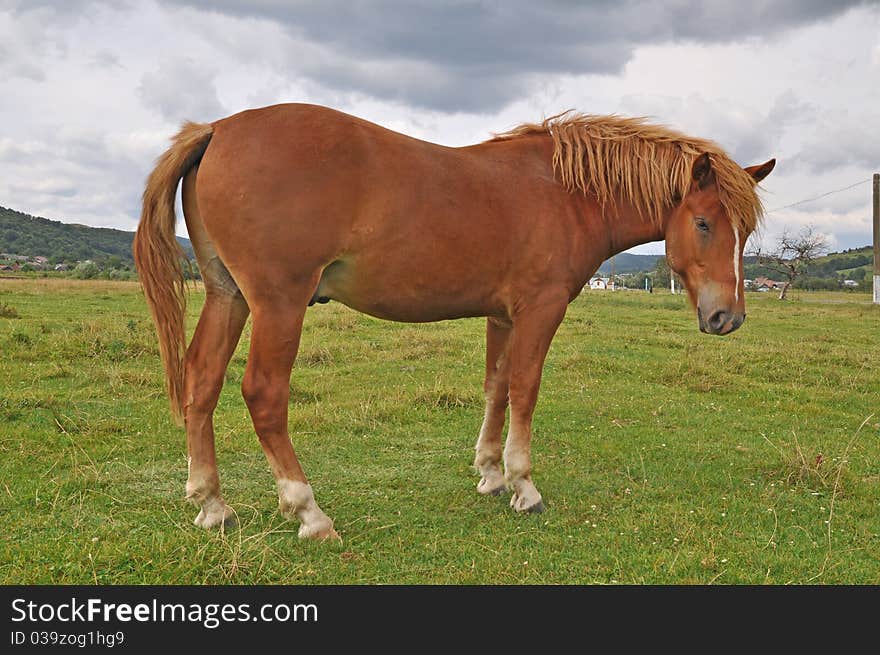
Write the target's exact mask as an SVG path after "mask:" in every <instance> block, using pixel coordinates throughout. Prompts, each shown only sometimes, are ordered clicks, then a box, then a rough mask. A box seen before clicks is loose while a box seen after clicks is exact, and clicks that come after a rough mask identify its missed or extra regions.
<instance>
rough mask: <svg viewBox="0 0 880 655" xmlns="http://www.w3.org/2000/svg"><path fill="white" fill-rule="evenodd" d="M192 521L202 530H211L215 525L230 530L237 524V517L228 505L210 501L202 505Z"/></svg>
mask: <svg viewBox="0 0 880 655" xmlns="http://www.w3.org/2000/svg"><path fill="white" fill-rule="evenodd" d="M193 523H195V524H196V525H197V526H198V527H200V528H202V529H204V530H211V529H212V528H217V527H220V528H222V529H224V530H230V529H232V528H235V527H237V526H238V518H236V516H235V512H233V511H232V508H231V507H229V505H227V504H226V503H224V502H222V501H220V502H219V503H216V502H212V503H206V504H205V505H203V506H202V508H201V510H200V511H199V514H198V516H196V519H195V521H193Z"/></svg>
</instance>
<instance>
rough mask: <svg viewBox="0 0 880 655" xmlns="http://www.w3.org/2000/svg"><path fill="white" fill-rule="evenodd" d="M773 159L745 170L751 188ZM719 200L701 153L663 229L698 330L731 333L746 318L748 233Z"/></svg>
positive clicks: (671, 261)
mask: <svg viewBox="0 0 880 655" xmlns="http://www.w3.org/2000/svg"><path fill="white" fill-rule="evenodd" d="M775 165H776V160H775V159H771V160H770V161H768V162H766V163H764V164H760V165H758V166H749V167H748V168H746V169H744V170H745V172H746V173H748V174H749V175H750V176H751V178H752V180H753V184H757V183H758V182H760V181H761V180H763V179H764V178H765V177H767V175H769V174H770V171H772V170H773V167H774V166H775ZM740 224H741V222H738V221H734V220H732V219H731V216H729V215H728V212H727V211H726V210H725V208H724V206H723V205H722V203H721V200H720V198H719V191H718V184H717V181H716V178H715V172H714V171H713V169H712V162H711V159H710V157H709V155H708V154H706V153H703V154H702V155H700V156H699V157H697V158H696V159H695V160H694V163H693V167H692V181H691V185H690V189H689V191H688V193H687V194H686V195H685V196H684V197H683V198H682V199H681V202H680V204H679V205H678V207H676V209H675V211H674V212H673V213H672V215H671V217H670V219H669V223H668V224H667V226H666V233H665V237H666V259H667V261H668V262H669V267H670V268H671V269H672V270H673V271H675V272H676V273H678V274H679V275H680V276H681V278H682V280H684V284H685V287H686V288H687V292H688V296H689V298H690V301H691V304H692V305H693V306H694V307H696V310H697V318H698V320H699V324H700V330H701V331H702V332H706V333H707V334H720V335H723V334H730V333H731V332H733V331H734V330H736V329H737V328H738V327H739V326H740V325H742V324H743V321H745V318H746V310H745V307H746V305H745V298H744V295H743V290H744V287H743V275H742V271H743V250H744V248H745V244H746V240H747V239H748V238H749V235H750V234H751V232H750V231H748V230H745V229H742V228H741V227H740Z"/></svg>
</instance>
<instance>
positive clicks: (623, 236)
mask: <svg viewBox="0 0 880 655" xmlns="http://www.w3.org/2000/svg"><path fill="white" fill-rule="evenodd" d="M671 215H672V210H671V209H670V210H668V212H667V213H666V214H665V215H664V216H663V221H662V223H661V224H660V225H656V224H655V223H653V222H652V221H650V220H648V219H646V218H643V217H642V216H641V214H639V212H638V211H636V209H635V208H634V207H633V206H632V205H630V204H629V203H625V202H621V201H617V202H615V203H614V205H613V206H612V207H606V208H605V211H604V212H603V213H602V218H603V219H604V221H605V224H606V225H607V228H608V234H609V237H610V239H609V241H610V252H609V254H608V256H609V257H611V256H613V255H616V254H617V253H620V252H623V251H624V250H628V249H630V248H632V247H634V246H640V245H642V244H643V243H650V242H651V241H662V240H663V238H664V233H665V231H666V225H667V223H668V221H669V217H670V216H671Z"/></svg>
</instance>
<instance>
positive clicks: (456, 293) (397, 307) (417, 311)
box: [315, 260, 497, 323]
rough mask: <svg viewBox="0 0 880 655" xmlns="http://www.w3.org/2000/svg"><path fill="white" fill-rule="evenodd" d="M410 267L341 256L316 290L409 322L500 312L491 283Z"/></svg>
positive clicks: (380, 315)
mask: <svg viewBox="0 0 880 655" xmlns="http://www.w3.org/2000/svg"><path fill="white" fill-rule="evenodd" d="M407 268H408V267H406V266H403V267H401V266H394V265H393V263H389V262H385V264H384V265H376V266H374V265H371V264H370V263H368V262H358V261H356V260H355V261H336V262H334V263H333V264H331V265H330V266H328V267H327V268H326V269H325V270H324V273H323V275H322V276H321V281H320V282H319V284H318V288H317V291H316V293H315V295H316V296H317V297H321V298H329V299H330V300H334V301H337V302H341V303H342V304H344V305H346V306H348V307H351V308H352V309H354V310H356V311H359V312H362V313H364V314H369V315H370V316H375V317H376V318H382V319H385V320H389V321H399V322H403V323H427V322H431V321H443V320H448V319H454V318H466V317H471V316H487V315H490V314H495V313H497V309H496V308H495V307H494V304H495V303H493V302H492V300H491V293H490V292H489V289H487V288H486V285H476V284H472V283H468V282H466V281H465V280H464V279H462V278H459V279H454V276H450V275H448V274H444V272H442V271H437V270H425V269H422V270H407ZM401 269H404V270H401ZM481 287H482V288H481Z"/></svg>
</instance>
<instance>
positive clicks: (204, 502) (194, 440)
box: [183, 174, 249, 529]
mask: <svg viewBox="0 0 880 655" xmlns="http://www.w3.org/2000/svg"><path fill="white" fill-rule="evenodd" d="M194 181H195V175H194V174H190V175H187V177H186V178H185V179H184V189H183V204H184V215H185V217H186V223H187V228H188V230H189V233H190V238H191V240H192V243H193V248H194V250H195V254H196V259H197V260H198V262H199V268H200V270H201V274H202V280H203V282H204V285H205V305H204V307H203V308H202V313H201V316H200V317H199V322H198V325H197V326H196V330H195V333H194V334H193V338H192V341H191V342H190V345H189V348H187V351H186V357H185V359H184V421H185V423H186V442H187V453H188V462H189V466H188V475H187V482H186V497H187V499H188V500H190V501H191V502H193V503H195V504H196V505H198V506H199V513H198V516H196V519H195V524H196V525H198V526H200V527H202V528H206V529H207V528H213V527H217V526H222V525H224V524H229V523H230V522H231V519H232V517H233V516H234V515H233V512H232V509H231V508H230V507H229V506H228V505H227V504H226V503H225V502H224V500H223V496H222V495H221V493H220V477H219V474H218V472H217V457H216V452H215V449H214V409H215V408H216V406H217V401H218V399H219V397H220V391H221V390H222V389H223V380H224V376H225V373H226V367H227V366H228V364H229V360H230V358H231V357H232V354H233V353H234V352H235V347H236V345H238V340H239V338H240V337H241V331H242V328H243V327H244V324H245V321H246V320H247V317H248V313H249V309H248V305H247V302H245V299H244V297H243V296H242V294H241V291H239V289H238V286H237V285H236V284H235V281H234V280H233V279H232V276H231V275H230V274H229V271H228V270H227V269H226V266H225V265H224V264H223V262H222V261H220V258H219V256H218V255H217V252H216V250H215V249H214V246H213V244H212V243H211V241H210V239H209V238H208V236H207V234H206V233H205V230H204V226H203V224H202V221H201V217H200V215H199V212H198V207H197V205H196V203H195V194H194V193H192V185H193V183H194Z"/></svg>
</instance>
